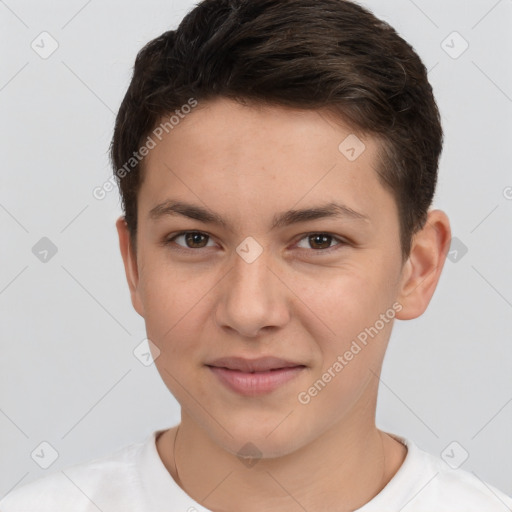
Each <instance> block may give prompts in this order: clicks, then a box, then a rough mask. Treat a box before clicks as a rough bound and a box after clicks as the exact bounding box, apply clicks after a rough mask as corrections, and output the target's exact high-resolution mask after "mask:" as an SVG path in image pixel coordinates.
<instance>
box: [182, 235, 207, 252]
mask: <svg viewBox="0 0 512 512" xmlns="http://www.w3.org/2000/svg"><path fill="white" fill-rule="evenodd" d="M184 236H185V241H186V243H187V246H188V247H190V248H194V249H196V248H197V247H204V246H205V243H203V242H205V241H206V242H208V240H207V239H208V235H204V234H203V233H195V232H192V233H186V234H185V235H184Z"/></svg>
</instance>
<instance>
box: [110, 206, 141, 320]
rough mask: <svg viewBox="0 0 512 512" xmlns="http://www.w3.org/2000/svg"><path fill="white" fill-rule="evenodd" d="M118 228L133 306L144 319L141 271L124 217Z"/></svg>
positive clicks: (119, 219)
mask: <svg viewBox="0 0 512 512" xmlns="http://www.w3.org/2000/svg"><path fill="white" fill-rule="evenodd" d="M116 228H117V233H118V236H119V249H120V250H121V256H122V258H123V263H124V270H125V275H126V280H127V282H128V288H129V289H130V295H131V300H132V305H133V307H134V309H135V311H137V313H139V315H140V316H142V317H144V307H143V304H142V301H141V299H140V294H139V269H138V265H137V256H136V254H134V253H133V250H132V246H131V240H130V232H129V230H128V226H127V224H126V221H125V219H124V217H123V216H121V217H119V218H118V219H117V221H116Z"/></svg>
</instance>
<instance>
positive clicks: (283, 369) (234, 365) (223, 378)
mask: <svg viewBox="0 0 512 512" xmlns="http://www.w3.org/2000/svg"><path fill="white" fill-rule="evenodd" d="M206 366H207V367H208V368H209V369H210V371H211V372H212V373H213V374H214V375H215V376H216V377H217V378H218V379H219V380H220V382H221V383H222V384H224V385H225V386H226V387H227V388H228V389H230V390H231V391H235V392H236V393H238V394H241V395H245V396H255V395H260V394H265V393H270V392H272V391H274V390H276V389H277V388H279V387H281V386H282V385H284V384H285V383H287V382H289V381H290V380H292V379H293V378H295V377H296V376H297V375H299V374H300V373H302V372H303V370H305V369H306V366H305V365H304V364H301V363H298V362H294V361H289V360H285V359H280V358H275V357H262V358H259V359H244V358H240V357H228V358H221V359H217V360H215V361H212V362H211V363H208V364H206Z"/></svg>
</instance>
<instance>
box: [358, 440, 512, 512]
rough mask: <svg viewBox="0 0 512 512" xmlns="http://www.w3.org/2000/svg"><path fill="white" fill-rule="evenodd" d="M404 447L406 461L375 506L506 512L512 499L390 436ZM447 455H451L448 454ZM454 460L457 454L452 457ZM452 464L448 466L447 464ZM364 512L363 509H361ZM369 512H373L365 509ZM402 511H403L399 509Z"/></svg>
mask: <svg viewBox="0 0 512 512" xmlns="http://www.w3.org/2000/svg"><path fill="white" fill-rule="evenodd" d="M393 437H395V439H397V440H399V441H400V442H402V443H403V444H405V445H406V446H407V449H408V453H407V456H406V459H405V461H404V463H403V465H402V467H401V468H400V469H399V471H398V472H397V473H396V475H395V476H394V477H393V478H392V480H391V481H390V482H389V484H388V486H386V487H385V488H384V490H383V491H382V493H381V494H379V495H378V496H377V499H376V500H375V503H376V504H377V503H380V502H382V504H383V505H387V504H388V503H397V504H398V501H399V502H400V506H401V507H402V508H403V512H432V510H436V512H481V511H483V510H485V511H486V512H505V511H507V510H512V498H511V497H510V496H507V495H506V494H505V493H503V492H502V491H500V490H498V489H496V488H495V487H493V486H492V485H490V484H488V483H487V482H485V481H483V480H481V479H480V478H479V477H478V476H476V475H475V474H474V473H470V472H469V471H465V470H463V469H461V468H460V467H459V468H458V469H456V468H455V467H451V466H455V464H454V463H451V460H450V458H449V457H447V459H446V460H447V461H448V462H445V460H443V459H441V457H437V456H434V455H432V454H430V453H427V452H425V451H423V450H421V449H420V448H419V447H418V446H416V445H415V444H414V443H413V442H412V441H410V440H408V439H404V438H402V437H399V436H396V435H393ZM448 455H450V453H448ZM453 455H454V456H455V455H456V454H453ZM449 463H451V466H450V464H449ZM363 510H365V512H366V509H364V508H363ZM368 510H372V509H370V508H369V509H368ZM384 510H387V509H385V508H384V509H382V512H383V511H384ZM400 510H402V509H400Z"/></svg>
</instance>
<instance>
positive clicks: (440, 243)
mask: <svg viewBox="0 0 512 512" xmlns="http://www.w3.org/2000/svg"><path fill="white" fill-rule="evenodd" d="M450 241H451V230H450V221H449V220H448V217H447V216H446V214H445V213H444V212H442V211H441V210H431V211H430V212H429V213H428V217H427V221H426V223H425V226H424V227H423V229H421V231H418V232H417V233H416V234H415V235H414V238H413V241H412V247H411V252H410V255H409V258H408V260H407V262H406V263H405V265H404V268H403V271H402V276H403V277H402V282H401V286H400V293H399V296H398V301H399V302H400V304H401V305H402V310H401V311H400V313H397V315H396V318H398V319H400V320H410V319H412V318H417V317H419V316H420V315H422V314H423V312H424V311H425V310H426V309H427V306H428V304H429V302H430V300H431V298H432V295H433V294H434V291H435V289H436V287H437V283H438V282H439V278H440V277H441V271H442V270H443V266H444V263H445V261H446V255H447V253H448V249H449V247H450Z"/></svg>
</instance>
